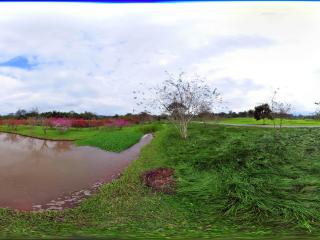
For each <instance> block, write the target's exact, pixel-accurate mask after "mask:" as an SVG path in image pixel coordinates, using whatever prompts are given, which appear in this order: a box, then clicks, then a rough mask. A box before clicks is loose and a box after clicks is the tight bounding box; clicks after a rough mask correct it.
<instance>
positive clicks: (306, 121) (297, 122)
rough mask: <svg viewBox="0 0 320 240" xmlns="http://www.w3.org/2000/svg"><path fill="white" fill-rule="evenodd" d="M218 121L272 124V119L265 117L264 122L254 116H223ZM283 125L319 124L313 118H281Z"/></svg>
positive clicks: (319, 123) (319, 121)
mask: <svg viewBox="0 0 320 240" xmlns="http://www.w3.org/2000/svg"><path fill="white" fill-rule="evenodd" d="M220 123H228V124H257V125H263V124H267V125H273V121H272V120H269V119H266V120H265V122H263V120H258V121H257V120H255V119H254V118H225V119H223V120H222V121H220ZM276 123H277V124H278V123H279V119H276ZM283 125H288V126H301V125H302V126H303V125H305V126H320V120H314V119H283Z"/></svg>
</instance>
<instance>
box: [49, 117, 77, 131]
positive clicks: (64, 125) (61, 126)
mask: <svg viewBox="0 0 320 240" xmlns="http://www.w3.org/2000/svg"><path fill="white" fill-rule="evenodd" d="M50 125H51V126H53V127H54V128H56V129H58V130H60V131H66V130H68V129H69V128H70V127H71V126H72V120H71V119H67V118H53V119H50Z"/></svg>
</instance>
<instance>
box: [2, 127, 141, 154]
mask: <svg viewBox="0 0 320 240" xmlns="http://www.w3.org/2000/svg"><path fill="white" fill-rule="evenodd" d="M0 131H5V132H12V133H18V134H21V135H25V136H31V137H38V138H44V139H52V140H74V141H75V144H76V145H79V146H93V147H98V148H101V149H103V150H106V151H112V152H121V151H123V150H125V149H127V148H129V147H130V146H132V145H134V144H135V143H137V142H138V141H139V140H140V138H141V137H142V136H143V134H144V131H143V129H140V127H139V126H134V127H124V128H122V129H118V128H99V129H98V128H70V129H68V130H66V131H59V130H56V129H54V128H52V129H48V130H47V134H45V133H44V131H43V129H42V128H41V127H38V126H36V127H29V126H18V127H17V129H16V130H13V129H12V128H10V127H7V126H1V127H0Z"/></svg>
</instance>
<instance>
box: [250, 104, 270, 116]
mask: <svg viewBox="0 0 320 240" xmlns="http://www.w3.org/2000/svg"><path fill="white" fill-rule="evenodd" d="M271 113H272V111H271V109H270V106H269V104H267V103H264V104H261V105H259V106H256V107H255V108H254V113H253V116H254V118H255V119H256V120H260V119H263V120H264V119H272V115H271Z"/></svg>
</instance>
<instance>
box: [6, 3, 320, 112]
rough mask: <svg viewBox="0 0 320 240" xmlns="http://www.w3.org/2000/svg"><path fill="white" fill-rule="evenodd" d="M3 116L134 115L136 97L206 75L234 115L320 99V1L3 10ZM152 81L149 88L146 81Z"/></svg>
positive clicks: (300, 108) (296, 107)
mask: <svg viewBox="0 0 320 240" xmlns="http://www.w3.org/2000/svg"><path fill="white" fill-rule="evenodd" d="M0 30H1V33H0V114H3V113H9V112H14V111H16V110H17V109H18V108H24V109H31V108H33V107H38V109H39V110H40V111H47V110H54V109H55V110H63V111H70V110H75V111H78V112H82V111H85V110H87V111H92V112H96V113H100V114H115V113H120V114H122V113H127V112H132V111H133V109H134V108H135V104H134V101H133V96H132V91H133V90H135V89H141V88H144V87H150V86H153V85H155V84H158V83H160V82H161V81H163V80H165V79H166V78H167V75H166V73H165V71H169V72H170V73H173V74H178V73H179V72H180V71H185V72H187V73H189V74H194V73H197V74H199V75H200V76H202V77H204V78H205V79H206V81H207V82H208V84H209V85H211V86H212V87H217V88H218V90H219V92H221V94H222V96H223V99H224V104H225V106H226V110H230V109H232V110H234V111H242V110H247V109H249V108H253V107H254V106H255V105H256V104H258V103H262V102H266V101H268V100H270V98H271V95H272V92H273V90H275V89H277V88H279V89H280V93H279V100H283V101H287V102H290V103H291V104H292V105H293V111H294V112H296V113H308V112H313V111H314V110H315V106H314V102H315V101H319V100H320V94H319V89H320V3H316V2H315V3H311V2H300V3H293V2H290V3H280V2H271V3H270V2H259V3H254V2H211V3H210V2H207V3H162V4H93V3H0ZM141 83H143V84H141Z"/></svg>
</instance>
